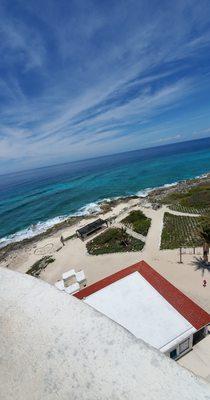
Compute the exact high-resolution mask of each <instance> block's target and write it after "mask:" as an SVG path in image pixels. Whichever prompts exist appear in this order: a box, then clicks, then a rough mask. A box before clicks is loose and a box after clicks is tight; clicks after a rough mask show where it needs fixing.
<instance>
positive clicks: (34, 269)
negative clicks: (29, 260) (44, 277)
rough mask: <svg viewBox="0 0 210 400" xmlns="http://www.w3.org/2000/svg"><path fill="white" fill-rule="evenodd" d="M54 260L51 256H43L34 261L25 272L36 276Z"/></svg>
mask: <svg viewBox="0 0 210 400" xmlns="http://www.w3.org/2000/svg"><path fill="white" fill-rule="evenodd" d="M54 261H55V259H54V258H53V257H51V256H45V257H43V258H41V259H40V260H38V261H36V262H35V263H34V264H33V265H32V266H31V268H30V269H29V270H28V271H27V272H26V273H27V274H28V275H31V276H34V277H36V278H38V277H39V275H40V273H41V272H42V270H43V269H45V268H46V267H47V266H48V264H51V263H53V262H54Z"/></svg>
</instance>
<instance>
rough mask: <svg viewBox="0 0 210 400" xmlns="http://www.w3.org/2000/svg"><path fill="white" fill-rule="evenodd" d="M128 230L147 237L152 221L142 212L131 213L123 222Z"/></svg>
mask: <svg viewBox="0 0 210 400" xmlns="http://www.w3.org/2000/svg"><path fill="white" fill-rule="evenodd" d="M121 222H122V223H123V224H124V225H126V226H127V227H128V228H130V229H132V230H133V231H135V232H137V233H141V234H142V235H144V236H146V235H147V233H148V230H149V228H150V225H151V219H150V218H147V217H146V215H144V213H143V212H142V211H140V210H136V211H131V212H130V214H129V215H128V216H127V217H126V218H124V219H123V220H122V221H121Z"/></svg>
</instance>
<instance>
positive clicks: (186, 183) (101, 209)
mask: <svg viewBox="0 0 210 400" xmlns="http://www.w3.org/2000/svg"><path fill="white" fill-rule="evenodd" d="M207 182H210V173H209V172H208V173H206V174H202V175H201V176H197V177H195V178H191V179H187V180H183V181H180V182H174V183H168V184H167V183H166V184H165V185H163V186H160V187H154V188H146V189H143V190H140V191H138V192H137V194H133V195H130V196H121V197H117V198H113V199H104V200H100V201H98V202H97V203H91V204H90V205H87V206H85V207H83V208H82V209H86V210H87V214H83V212H82V211H78V212H77V213H75V214H74V215H72V216H71V215H70V216H69V217H68V216H66V217H56V218H54V220H59V219H60V222H57V223H55V224H53V225H52V226H50V227H49V228H47V229H44V230H43V231H42V232H38V233H37V234H36V232H34V233H35V234H34V235H31V236H29V237H23V238H21V232H22V231H21V232H17V233H16V234H14V235H10V236H13V237H18V236H19V237H20V240H14V241H13V240H12V239H10V238H9V237H8V239H7V238H5V245H4V242H3V239H4V238H1V239H0V261H1V260H3V259H4V258H5V257H7V256H8V255H9V253H10V252H13V251H16V250H21V249H22V248H24V247H25V246H26V247H27V246H28V245H35V244H36V243H37V242H39V241H40V240H43V239H47V238H50V237H52V236H54V235H62V232H63V230H65V229H67V228H69V227H71V226H74V225H77V224H78V223H80V222H81V221H84V223H85V221H86V220H89V219H92V218H95V217H100V216H101V217H103V216H104V215H105V214H107V213H110V212H112V211H113V210H114V209H115V208H116V207H117V206H118V205H122V204H124V203H125V205H126V203H128V202H129V201H130V200H138V201H139V204H144V203H145V201H146V202H149V203H155V202H160V201H161V200H162V199H163V197H165V196H166V195H168V194H169V193H173V192H181V191H182V192H183V191H187V190H189V189H190V188H191V187H193V186H196V185H199V184H202V183H207ZM95 206H96V207H95ZM47 223H48V221H46V225H47ZM43 225H44V222H43ZM29 229H31V228H27V229H26V230H24V231H26V232H27V231H28V230H29ZM7 240H8V241H7ZM1 241H2V242H1Z"/></svg>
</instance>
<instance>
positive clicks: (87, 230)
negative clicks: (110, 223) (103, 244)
mask: <svg viewBox="0 0 210 400" xmlns="http://www.w3.org/2000/svg"><path fill="white" fill-rule="evenodd" d="M105 223H106V221H105V220H103V219H101V218H99V219H97V220H96V221H93V222H91V223H90V224H87V225H85V226H83V227H82V228H80V229H77V232H78V233H79V234H80V235H81V236H83V235H88V234H89V233H91V232H93V231H95V230H96V229H99V228H100V227H101V226H102V225H103V224H105Z"/></svg>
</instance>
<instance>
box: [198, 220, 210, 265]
mask: <svg viewBox="0 0 210 400" xmlns="http://www.w3.org/2000/svg"><path fill="white" fill-rule="evenodd" d="M200 236H201V238H202V239H203V241H204V243H203V260H204V262H206V263H208V254H209V246H210V225H209V224H204V225H203V226H202V229H201V231H200Z"/></svg>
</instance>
